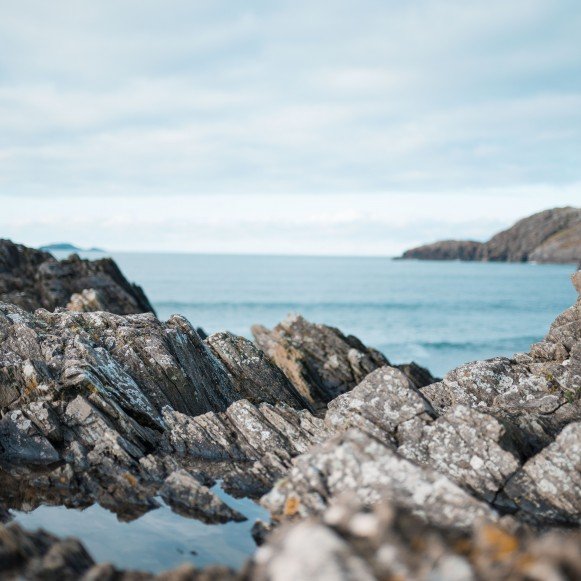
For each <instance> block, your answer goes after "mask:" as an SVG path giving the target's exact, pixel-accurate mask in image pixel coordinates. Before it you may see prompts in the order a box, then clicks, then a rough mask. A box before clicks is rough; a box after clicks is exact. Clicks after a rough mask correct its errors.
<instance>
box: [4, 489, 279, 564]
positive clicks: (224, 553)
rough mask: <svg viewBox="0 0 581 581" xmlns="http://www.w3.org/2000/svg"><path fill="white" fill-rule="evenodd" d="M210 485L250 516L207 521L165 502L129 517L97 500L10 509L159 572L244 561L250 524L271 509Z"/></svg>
mask: <svg viewBox="0 0 581 581" xmlns="http://www.w3.org/2000/svg"><path fill="white" fill-rule="evenodd" d="M212 491H213V492H215V493H216V494H217V495H218V496H219V497H220V498H222V499H223V500H224V501H225V502H227V503H228V504H229V505H230V506H231V507H232V508H234V509H236V510H238V511H239V512H241V513H242V514H243V515H244V516H246V517H247V519H248V520H247V521H245V522H242V523H234V522H230V523H226V524H217V525H207V524H204V523H201V522H200V521H197V520H194V519H190V518H184V517H182V516H179V515H177V514H175V513H174V512H172V511H171V509H170V508H169V507H168V506H166V505H165V504H163V502H162V501H161V500H160V499H158V500H160V502H161V503H162V506H161V508H158V509H156V510H152V511H150V512H148V513H147V514H145V515H144V516H142V517H140V518H138V519H137V520H134V521H133V522H130V523H125V522H120V521H118V520H117V517H116V516H115V514H113V513H112V512H109V511H108V510H106V509H104V508H102V507H100V506H99V505H97V504H95V505H93V506H90V507H89V508H86V509H84V510H78V509H72V508H66V507H64V506H41V507H39V508H37V509H35V510H33V511H32V512H30V513H23V512H18V511H12V514H13V515H14V519H13V521H12V522H17V523H19V524H20V525H21V526H23V527H25V528H27V529H31V530H34V529H38V528H42V529H44V530H46V531H47V532H49V533H52V534H55V535H57V536H59V537H76V538H78V539H79V540H80V541H81V542H82V543H83V544H84V546H85V548H86V549H87V550H88V551H89V553H90V554H91V556H92V557H93V559H94V560H95V561H96V562H97V563H105V562H108V563H113V564H114V565H115V566H116V567H118V568H123V569H139V570H142V571H150V572H152V573H158V572H161V571H163V570H166V569H169V568H173V567H177V566H178V565H181V564H183V563H192V564H194V565H196V566H199V567H203V566H205V565H212V564H221V565H227V566H230V567H233V568H238V567H240V566H241V565H242V564H243V563H244V561H245V560H246V559H247V558H248V556H249V555H250V554H251V553H252V552H253V551H254V549H255V548H256V545H255V543H254V540H253V539H252V536H251V534H250V529H251V528H252V525H253V524H254V522H255V521H256V520H257V519H262V520H265V521H268V520H269V518H270V515H269V513H268V511H266V510H265V509H264V508H262V507H261V506H259V505H258V504H256V503H255V502H253V501H252V500H250V499H236V498H233V497H232V496H230V495H228V494H226V493H225V492H224V491H223V490H222V489H221V488H220V486H219V485H218V484H216V485H215V486H214V487H213V488H212Z"/></svg>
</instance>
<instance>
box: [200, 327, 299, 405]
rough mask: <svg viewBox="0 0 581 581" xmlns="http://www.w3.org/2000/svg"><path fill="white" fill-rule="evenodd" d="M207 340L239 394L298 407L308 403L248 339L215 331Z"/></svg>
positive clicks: (249, 398) (250, 399)
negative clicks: (228, 373)
mask: <svg viewBox="0 0 581 581" xmlns="http://www.w3.org/2000/svg"><path fill="white" fill-rule="evenodd" d="M206 343H207V344H208V345H209V346H210V348H211V349H212V351H213V352H214V354H215V355H216V356H217V357H218V358H219V359H220V360H221V361H222V363H223V364H224V366H225V367H226V368H227V369H228V371H229V372H230V375H231V377H232V383H233V388H234V390H235V391H236V392H237V393H238V394H239V396H240V398H244V399H247V400H249V401H250V402H252V403H259V402H261V401H265V400H268V401H270V402H277V403H281V404H288V405H291V406H293V407H298V408H307V407H309V403H308V402H307V400H306V399H305V398H303V397H301V396H300V394H298V393H297V391H296V390H295V389H293V386H292V384H291V383H290V382H289V380H288V379H287V378H286V376H285V375H284V373H282V371H281V370H280V369H279V368H278V367H276V366H275V365H272V364H271V363H270V361H269V360H268V359H267V358H266V356H265V354H264V352H262V351H261V350H260V349H257V348H256V346H255V345H254V344H253V343H251V342H250V341H247V340H246V339H244V338H242V337H237V336H236V335H233V334H232V333H215V334H214V335H211V336H210V337H208V338H207V339H206ZM257 395H258V398H257Z"/></svg>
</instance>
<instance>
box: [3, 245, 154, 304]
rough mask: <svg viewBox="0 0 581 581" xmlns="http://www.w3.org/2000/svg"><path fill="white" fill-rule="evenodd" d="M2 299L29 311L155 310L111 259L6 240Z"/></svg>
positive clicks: (139, 289)
mask: <svg viewBox="0 0 581 581" xmlns="http://www.w3.org/2000/svg"><path fill="white" fill-rule="evenodd" d="M0 301H4V302H7V303H12V304H15V305H18V306H19V307H22V308H23V309H25V310H27V311H34V310H35V309H37V308H41V307H42V308H44V309H48V310H50V311H53V310H55V309H56V308H57V307H62V308H68V309H70V310H73V311H109V312H111V313H116V314H120V315H129V314H136V313H147V312H153V307H152V306H151V304H150V303H149V301H148V299H147V297H146V296H145V293H144V292H143V290H142V289H141V288H140V287H139V286H137V285H135V284H131V283H129V282H128V281H127V279H126V278H125V277H124V276H123V274H122V273H121V271H120V270H119V267H118V266H117V264H116V263H115V262H114V261H113V260H112V259H111V258H103V259H100V260H83V259H81V258H79V257H78V256H77V255H76V254H73V255H71V256H70V257H69V258H67V259H65V260H57V259H56V258H54V257H53V256H52V255H51V254H49V253H47V252H42V251H40V250H34V249H33V248H27V247H26V246H23V245H21V244H14V243H13V242H11V241H10V240H0Z"/></svg>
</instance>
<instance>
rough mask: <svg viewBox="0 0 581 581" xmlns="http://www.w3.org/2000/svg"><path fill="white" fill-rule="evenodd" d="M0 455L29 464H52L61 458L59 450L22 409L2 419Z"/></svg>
mask: <svg viewBox="0 0 581 581" xmlns="http://www.w3.org/2000/svg"><path fill="white" fill-rule="evenodd" d="M0 456H2V457H4V459H6V460H10V461H18V462H27V463H29V464H51V463H53V462H57V461H58V460H59V455H58V452H57V451H56V450H55V449H54V447H53V446H52V445H51V443H50V442H49V441H48V440H47V439H46V438H45V437H44V436H43V435H42V434H41V433H39V431H38V429H37V427H36V426H35V425H34V424H33V423H32V422H31V421H30V420H29V419H28V418H27V417H26V416H25V415H24V414H23V413H22V411H21V410H15V411H13V412H11V413H9V414H7V415H5V416H4V417H3V418H2V419H1V420H0Z"/></svg>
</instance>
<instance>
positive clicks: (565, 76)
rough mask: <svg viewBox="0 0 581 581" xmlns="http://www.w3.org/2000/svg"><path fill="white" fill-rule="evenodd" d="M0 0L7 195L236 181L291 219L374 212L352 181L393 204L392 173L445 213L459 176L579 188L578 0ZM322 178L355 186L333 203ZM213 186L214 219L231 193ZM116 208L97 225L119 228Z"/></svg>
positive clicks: (569, 190) (470, 183) (333, 189)
mask: <svg viewBox="0 0 581 581" xmlns="http://www.w3.org/2000/svg"><path fill="white" fill-rule="evenodd" d="M0 3H1V4H2V12H1V14H2V18H1V19H0V196H1V197H2V199H3V202H4V200H6V199H10V200H12V202H11V203H17V200H24V199H29V198H30V197H31V196H35V197H36V199H39V198H45V199H46V200H47V204H48V205H47V206H46V207H45V211H46V212H48V213H49V214H50V212H51V209H52V208H53V206H54V204H55V203H56V201H55V200H65V199H66V198H69V199H74V200H75V201H74V202H64V201H62V202H60V201H59V204H60V205H61V207H60V208H59V210H58V211H59V212H65V213H67V215H68V213H69V211H68V209H67V207H68V206H69V205H73V206H74V207H75V208H76V209H77V210H76V211H77V212H78V213H79V214H81V215H82V214H83V213H87V212H94V211H96V210H95V208H94V206H93V201H95V200H96V201H97V204H98V205H100V206H101V205H103V204H104V199H105V198H108V200H107V204H108V205H109V208H118V205H119V201H118V198H119V197H120V196H121V198H122V199H130V198H131V197H132V196H134V197H140V198H141V199H142V200H143V198H145V197H148V196H150V197H156V196H159V197H160V199H166V198H165V196H170V198H171V199H172V200H177V199H178V197H179V196H182V197H183V198H184V199H185V198H186V197H187V196H196V197H197V198H196V201H195V202H191V207H192V212H193V213H194V214H195V213H196V212H197V211H198V208H199V207H200V206H203V205H204V204H206V202H203V201H202V200H206V199H208V200H209V199H211V195H216V196H224V195H231V196H236V195H244V196H245V200H246V201H245V202H243V203H242V204H246V205H247V206H248V205H251V204H259V202H258V201H259V200H260V204H259V205H256V206H254V207H253V208H252V212H253V213H254V214H255V215H259V214H261V213H262V212H263V211H264V207H265V204H266V205H268V204H272V205H274V206H277V207H279V208H280V212H281V214H284V213H286V214H288V220H286V219H285V218H284V216H282V215H281V216H278V217H277V224H279V225H280V224H286V226H285V228H287V227H288V228H295V229H296V228H297V221H300V220H302V219H305V220H306V221H311V222H312V224H311V228H314V227H315V223H316V226H317V227H319V228H333V227H336V228H339V227H340V225H345V224H355V223H357V224H367V223H368V220H367V218H365V209H364V208H362V204H363V202H360V203H357V202H355V201H353V200H357V199H359V200H362V199H365V200H366V201H369V200H371V199H373V200H376V199H378V196H379V197H380V198H381V199H383V200H384V201H383V202H382V204H387V205H389V204H390V203H393V200H394V198H393V197H392V196H390V195H388V193H389V192H405V191H408V192H424V193H425V197H424V198H422V199H423V200H424V202H425V203H426V204H427V207H428V210H427V214H430V212H432V211H433V214H434V216H436V217H437V216H439V214H438V211H439V208H440V207H442V206H443V205H444V206H445V204H443V202H442V201H441V200H446V199H447V198H446V196H445V195H444V194H446V193H450V192H451V193H454V194H462V195H464V196H465V197H466V198H468V199H471V198H473V197H478V195H479V194H478V193H477V189H480V190H481V191H484V190H486V191H487V192H489V194H487V196H489V195H491V194H490V192H493V191H494V190H495V189H496V190H498V191H500V192H507V191H510V192H512V194H511V198H514V199H517V198H518V204H515V208H516V207H517V206H518V208H519V210H518V214H519V215H524V214H525V213H526V211H525V210H527V208H529V206H530V204H529V201H528V196H529V192H530V191H532V190H534V189H535V188H537V189H538V190H539V191H542V192H543V193H542V194H539V196H540V197H539V196H537V197H535V198H534V199H535V202H534V204H533V205H534V206H535V208H537V206H540V207H549V206H552V205H555V204H556V203H557V199H559V200H563V201H564V202H565V201H566V199H570V203H575V198H576V200H577V201H578V198H579V189H578V188H577V184H579V183H580V182H581V166H580V165H579V163H578V159H577V157H578V153H577V152H578V151H579V150H580V149H581V106H580V105H581V45H580V44H579V42H578V30H579V28H580V26H581V8H580V7H579V4H578V2H576V1H574V0H564V1H563V2H560V3H555V2H553V1H552V0H515V1H512V2H506V1H505V0H489V1H487V2H484V1H482V2H465V1H462V0H418V1H417V2H400V1H395V0H392V1H387V2H386V1H383V0H381V1H380V0H362V1H358V2H355V1H354V0H337V1H336V2H333V3H332V4H331V3H328V2H324V1H323V0H321V1H309V2H307V1H306V0H305V1H303V0H299V1H294V2H291V1H290V0H288V1H283V2H276V3H267V2H263V1H261V0H255V1H250V2H232V1H226V0H222V1H217V2H214V3H207V2H198V1H191V0H168V2H165V3H163V5H162V4H161V3H160V2H159V1H156V0H139V1H138V0H123V1H121V2H119V1H113V0H102V1H99V2H88V0H62V1H61V2H58V3H56V4H55V3H46V2H42V1H41V0H21V1H19V2H8V1H2V0H0ZM382 192H383V194H382ZM437 192H440V194H439V196H440V197H437V196H436V195H435V194H436V193H437ZM475 192H476V193H475ZM515 192H520V193H518V194H517V193H515ZM331 193H333V194H344V195H347V196H351V198H350V199H351V200H352V202H350V205H347V206H345V207H338V208H337V209H336V211H335V210H333V211H330V212H328V204H329V202H328V200H329V198H328V197H326V195H328V194H331ZM371 193H373V194H375V197H373V198H361V195H360V194H371ZM432 194H434V195H432ZM319 195H320V196H322V197H321V199H322V202H321V204H322V209H320V210H319V211H318V212H315V213H313V216H321V215H323V214H325V215H326V216H327V218H326V222H325V221H324V220H322V219H320V218H317V219H316V220H315V222H313V220H314V218H313V217H312V216H310V215H307V216H302V217H301V215H300V214H299V213H298V212H297V210H296V208H299V207H301V208H303V209H305V211H306V206H304V205H302V202H300V203H299V200H302V199H303V198H304V197H305V196H306V197H309V196H312V197H315V196H319ZM402 195H403V194H402ZM543 195H544V196H546V197H545V198H544V201H543V203H540V201H539V200H542V196H543ZM261 196H262V197H261ZM293 196H294V197H293ZM270 197H275V199H274V200H273V201H272V202H268V203H266V202H265V201H264V200H267V199H268V200H270ZM339 197H340V196H339ZM220 199H222V198H220V197H217V198H216V200H217V201H216V203H215V204H214V206H213V210H212V211H209V212H207V214H205V216H206V218H205V219H207V220H208V221H210V222H211V221H212V220H214V218H213V215H214V214H215V212H216V208H220V210H221V212H222V213H226V214H227V213H229V212H234V211H235V210H234V209H233V208H237V210H236V211H239V209H238V206H237V205H236V203H234V202H233V201H232V202H231V203H229V204H228V206H226V207H224V206H222V205H221V203H220V202H219V200H220ZM412 199H418V198H417V197H414V196H412ZM482 199H484V198H482ZM397 200H398V201H397V203H398V204H403V206H404V207H407V206H406V202H405V201H404V198H402V197H401V196H400V197H398V198H397ZM434 200H436V201H434ZM18 203H20V202H18ZM132 203H135V202H132ZM208 203H209V202H208ZM333 203H339V202H333ZM35 204H36V202H35ZM139 204H140V205H141V206H148V205H150V204H153V206H151V207H154V206H155V202H152V201H151V200H143V201H140V202H139ZM161 204H162V206H163V202H162V203H161ZM4 205H6V202H4ZM100 206H99V207H100ZM194 206H195V207H196V209H195V210H194ZM18 207H19V208H20V212H24V206H23V205H20V206H18ZM188 207H190V206H188ZM462 207H463V208H464V210H465V211H466V212H468V213H469V212H470V210H471V207H473V206H471V204H469V203H467V204H465V205H463V206H462ZM63 208H64V209H63ZM537 209H538V208H537ZM27 211H28V210H27ZM240 211H242V209H240ZM160 212H161V213H162V215H164V214H163V209H162V208H161V209H160ZM327 212H328V213H327ZM503 212H504V213H505V214H506V217H505V216H504V214H503V219H504V220H507V219H508V218H509V216H510V217H512V215H513V214H514V213H515V212H512V213H511V212H509V211H508V210H507V209H506V208H503ZM468 213H467V214H466V215H465V216H464V217H463V218H462V220H463V221H464V223H465V224H467V223H468V222H470V223H472V227H473V228H474V232H475V234H474V236H477V235H479V231H478V229H477V228H475V227H474V224H473V222H472V221H471V220H472V218H467V217H466V216H468ZM146 214H147V212H146ZM396 214H397V215H400V214H401V212H400V213H399V214H398V213H397V212H396ZM35 215H36V214H35ZM233 215H234V214H233ZM124 216H126V217H124ZM362 216H363V217H362ZM235 217H236V216H235ZM154 218H155V219H157V217H154ZM428 218H429V217H428ZM428 218H426V219H428ZM39 219H40V218H39ZM77 219H78V218H77V217H76V216H72V218H71V223H76V220H77ZM103 219H104V218H103ZM498 219H499V218H497V217H496V216H495V217H494V220H495V221H496V220H498ZM119 220H121V222H123V221H124V220H125V221H126V220H135V221H136V223H139V217H135V216H132V214H131V213H129V212H128V213H127V214H123V212H121V213H120V217H119ZM261 220H262V218H260V219H259V220H258V222H260V223H263V222H264V221H261ZM285 220H286V221H285ZM434 220H440V221H442V220H444V217H442V216H440V217H439V218H434ZM158 222H159V220H158ZM158 222H155V223H154V224H152V225H151V227H152V228H153V227H154V225H155V224H157V225H158V226H159V227H160V228H161V227H162V226H161V225H160V223H158ZM266 222H268V220H266ZM442 223H448V222H446V220H444V221H443V222H442ZM103 224H104V223H103ZM108 224H109V225H104V226H103V229H102V231H101V232H102V234H103V236H107V235H109V234H108V233H110V232H112V231H113V229H114V228H118V229H121V228H122V226H121V225H118V226H115V219H114V220H112V221H110V222H109V223H108ZM123 224H125V225H126V222H123ZM333 224H334V225H335V226H333ZM390 224H391V222H390ZM410 224H411V223H410ZM99 227H101V226H99ZM143 227H144V228H145V225H144V226H143ZM241 227H242V226H241ZM408 227H410V228H411V227H412V226H410V225H409V224H408ZM22 228H24V226H23V227H22ZM43 228H44V230H42V234H43V235H45V234H46V235H48V233H49V232H50V231H49V230H48V228H49V226H48V225H47V224H45V225H44V226H43ZM184 228H186V226H184ZM364 228H365V227H364V226H361V229H364ZM436 229H437V228H436ZM355 230H356V227H355V226H353V232H352V234H351V235H352V236H353V237H354V238H357V237H359V238H358V239H359V240H362V236H363V235H362V234H361V232H359V233H358V232H356V231H355ZM285 232H286V235H289V236H290V234H289V232H290V231H289V230H285ZM16 233H17V234H18V233H21V234H22V235H23V236H24V237H26V238H29V237H30V238H31V239H32V238H34V237H36V238H38V236H37V234H36V233H30V234H26V231H25V230H24V229H20V230H18V231H17V232H16ZM73 234H76V232H71V236H72V235H73ZM79 235H82V232H80V231H79ZM264 235H265V236H266V234H264ZM116 236H117V237H116V238H111V240H112V244H113V245H119V247H129V246H130V245H133V246H135V244H134V241H133V240H127V241H126V242H124V241H123V238H122V234H121V233H118V234H116ZM144 236H145V230H144ZM232 236H234V234H232ZM237 236H239V234H237ZM333 236H334V238H333V240H335V242H334V244H336V245H337V246H336V248H339V241H338V234H334V235H333ZM401 236H402V237H403V236H404V235H403V234H401ZM58 238H62V236H58ZM154 238H155V239H158V238H157V237H154ZM162 240H165V242H163V244H164V247H167V248H169V246H170V243H169V242H168V240H169V238H162ZM38 241H39V242H45V241H46V240H44V239H43V240H38ZM218 242H219V241H218ZM218 242H216V243H218ZM172 243H175V240H174V242H172ZM95 244H98V245H103V244H107V242H103V240H101V241H98V240H97V241H95ZM196 244H198V243H196ZM219 244H220V245H223V244H227V242H226V243H223V242H219ZM248 244H249V245H250V246H252V244H251V242H248ZM276 244H277V245H278V246H277V247H280V248H282V247H285V248H286V246H285V245H286V244H287V243H285V242H284V241H281V240H279V241H278V242H277V243H276ZM366 244H368V243H367V242H366ZM389 244H391V245H392V246H393V245H394V244H395V243H393V242H390V243H389ZM394 247H395V246H394Z"/></svg>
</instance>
